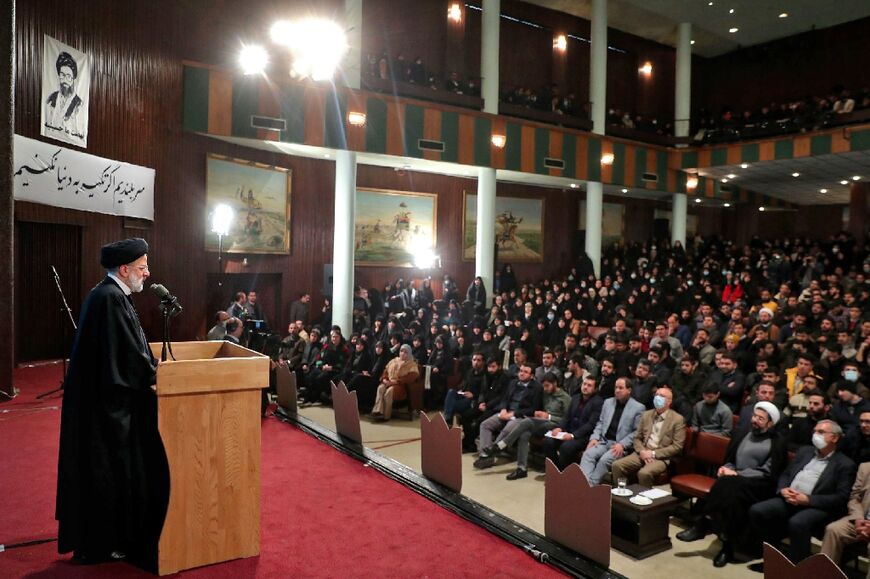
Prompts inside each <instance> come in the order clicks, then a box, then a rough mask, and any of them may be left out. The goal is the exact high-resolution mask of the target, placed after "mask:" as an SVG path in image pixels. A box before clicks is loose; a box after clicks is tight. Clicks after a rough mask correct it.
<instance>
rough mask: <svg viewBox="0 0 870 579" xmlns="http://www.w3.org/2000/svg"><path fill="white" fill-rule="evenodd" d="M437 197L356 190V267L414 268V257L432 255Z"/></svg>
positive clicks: (429, 194)
mask: <svg viewBox="0 0 870 579" xmlns="http://www.w3.org/2000/svg"><path fill="white" fill-rule="evenodd" d="M437 215H438V196H437V195H435V194H434V193H413V192H409V191H389V190H386V189H366V188H357V190H356V218H355V223H354V235H355V237H354V245H355V251H354V261H355V263H356V265H381V266H384V265H386V266H394V267H413V266H414V257H415V256H416V255H418V254H420V253H422V252H432V251H435V247H436V237H437V236H436V234H437V230H436V228H437Z"/></svg>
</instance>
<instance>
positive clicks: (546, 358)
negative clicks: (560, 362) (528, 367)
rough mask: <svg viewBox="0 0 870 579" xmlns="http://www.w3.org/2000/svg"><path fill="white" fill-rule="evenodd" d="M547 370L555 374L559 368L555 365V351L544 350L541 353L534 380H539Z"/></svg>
mask: <svg viewBox="0 0 870 579" xmlns="http://www.w3.org/2000/svg"><path fill="white" fill-rule="evenodd" d="M548 372H552V373H554V374H556V373H557V372H559V368H558V367H557V366H556V353H555V352H553V350H550V349H547V350H544V353H543V354H541V365H540V366H538V367H537V368H536V369H535V380H537V381H538V382H540V381H541V380H543V379H544V375H545V374H547V373H548Z"/></svg>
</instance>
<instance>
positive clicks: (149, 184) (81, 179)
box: [13, 135, 154, 221]
mask: <svg viewBox="0 0 870 579" xmlns="http://www.w3.org/2000/svg"><path fill="white" fill-rule="evenodd" d="M13 157H14V164H15V174H14V185H13V191H14V194H15V199H16V201H31V202H33V203H41V204H43V205H52V206H54V207H65V208H67V209H79V210H81V211H94V212H96V213H108V214H110V215H124V216H127V217H139V218H142V219H150V220H152V221H153V220H154V169H149V168H147V167H139V166H138V165H130V164H129V163H122V162H120V161H112V160H111V159H103V158H101V157H96V156H94V155H88V154H87V153H80V152H78V151H73V150H72V149H67V148H64V147H59V146H57V145H52V144H49V143H43V142H41V141H36V140H34V139H28V138H27V137H22V136H20V135H15V144H14V154H13Z"/></svg>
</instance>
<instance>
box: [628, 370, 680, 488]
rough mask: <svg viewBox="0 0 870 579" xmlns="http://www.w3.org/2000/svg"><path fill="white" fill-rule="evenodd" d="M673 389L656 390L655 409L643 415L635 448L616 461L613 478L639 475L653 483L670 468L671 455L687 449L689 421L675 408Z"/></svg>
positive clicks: (648, 484)
mask: <svg viewBox="0 0 870 579" xmlns="http://www.w3.org/2000/svg"><path fill="white" fill-rule="evenodd" d="M673 396H674V395H673V393H672V392H671V389H670V388H667V387H662V388H659V389H658V390H656V394H655V397H654V398H653V406H654V407H655V408H654V409H653V410H647V411H646V412H644V413H643V414H642V415H641V417H640V422H639V423H638V426H637V433H636V434H635V437H634V444H633V448H634V452H633V453H632V454H629V455H628V456H625V457H623V458H620V459H619V460H617V461H615V462H614V463H613V465H612V471H613V480H614V481H616V480H618V479H620V478H630V477H633V476H635V475H637V480H638V482H639V483H640V484H641V485H643V486H645V487H652V486H653V485H654V484H655V480H656V478H657V477H658V476H659V475H661V474H663V473H664V472H665V471H667V469H668V465H669V464H670V461H671V459H673V458H676V457H678V456H680V455H681V454H682V453H683V445H684V444H685V443H686V422H685V421H684V420H683V417H682V416H681V415H680V413H678V412H676V411H672V410H671V403H672V402H673Z"/></svg>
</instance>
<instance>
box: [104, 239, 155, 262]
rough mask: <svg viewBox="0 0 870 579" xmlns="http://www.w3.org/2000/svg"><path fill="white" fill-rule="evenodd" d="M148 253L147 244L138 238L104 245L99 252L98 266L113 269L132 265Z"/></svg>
mask: <svg viewBox="0 0 870 579" xmlns="http://www.w3.org/2000/svg"><path fill="white" fill-rule="evenodd" d="M146 253H148V242H147V241H145V240H144V239H141V238H139V237H134V238H132V239H124V240H122V241H116V242H115V243H110V244H108V245H104V246H103V248H102V249H101V250H100V265H102V266H103V267H105V268H106V269H114V268H116V267H120V266H122V265H126V264H128V263H132V262H134V261H136V260H137V259H139V258H140V257H142V256H143V255H145V254H146Z"/></svg>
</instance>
